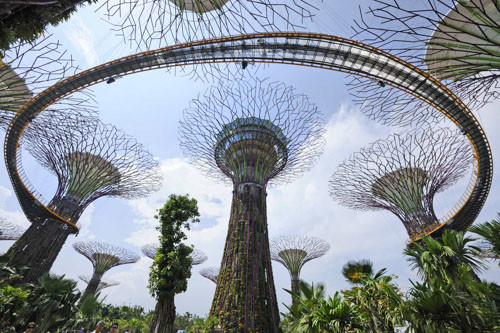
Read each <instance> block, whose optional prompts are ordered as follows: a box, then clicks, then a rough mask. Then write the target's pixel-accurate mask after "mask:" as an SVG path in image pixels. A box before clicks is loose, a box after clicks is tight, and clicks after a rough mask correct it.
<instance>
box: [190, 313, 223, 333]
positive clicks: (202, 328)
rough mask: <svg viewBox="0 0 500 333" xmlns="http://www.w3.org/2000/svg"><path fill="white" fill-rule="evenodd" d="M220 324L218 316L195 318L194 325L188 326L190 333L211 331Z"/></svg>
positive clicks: (209, 332)
mask: <svg viewBox="0 0 500 333" xmlns="http://www.w3.org/2000/svg"><path fill="white" fill-rule="evenodd" d="M218 325H219V320H218V319H217V317H210V316H209V317H207V318H200V317H197V318H195V319H194V320H193V323H192V326H191V327H189V328H188V330H187V332H188V333H211V332H214V331H215V328H216V327H217V326H218Z"/></svg>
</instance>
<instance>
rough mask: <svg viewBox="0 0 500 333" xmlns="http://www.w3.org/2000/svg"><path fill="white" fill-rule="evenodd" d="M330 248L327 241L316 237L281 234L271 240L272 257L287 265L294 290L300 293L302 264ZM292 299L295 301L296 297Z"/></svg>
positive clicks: (323, 253)
mask: <svg viewBox="0 0 500 333" xmlns="http://www.w3.org/2000/svg"><path fill="white" fill-rule="evenodd" d="M329 249H330V245H329V244H328V243H327V242H325V241H324V240H322V239H319V238H316V237H309V236H280V237H276V238H273V239H272V240H271V259H272V260H274V261H277V262H279V263H280V264H282V265H283V266H285V268H286V269H287V270H288V273H290V279H291V287H292V292H294V293H295V294H298V293H299V281H300V271H301V269H302V266H304V264H305V263H307V262H308V261H311V260H313V259H316V258H319V257H321V256H323V255H325V253H326V252H328V250H329ZM292 301H293V302H295V297H292Z"/></svg>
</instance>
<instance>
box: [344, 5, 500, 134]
mask: <svg viewBox="0 0 500 333" xmlns="http://www.w3.org/2000/svg"><path fill="white" fill-rule="evenodd" d="M366 16H367V17H365V16H364V15H361V19H360V20H358V21H357V22H356V27H355V30H356V35H355V38H357V39H361V40H363V41H364V42H367V43H369V44H370V45H373V46H376V47H380V48H382V49H384V50H386V51H388V52H390V53H392V54H394V55H396V56H399V57H401V58H402V59H405V60H406V61H408V62H410V63H412V64H414V65H415V66H418V67H421V68H422V69H424V70H427V71H428V72H429V73H430V74H432V75H434V76H435V77H436V78H438V79H439V80H442V81H443V82H444V83H445V84H447V85H449V86H450V87H451V89H452V90H453V91H454V92H455V93H456V94H457V95H458V97H459V98H461V99H462V100H464V101H465V102H466V104H467V105H468V106H469V107H471V108H473V109H477V108H480V107H482V106H483V105H484V104H485V103H486V102H488V101H490V100H492V99H495V98H498V97H499V96H500V92H499V91H498V88H500V85H499V80H498V79H499V77H500V37H499V33H498V32H499V31H500V4H499V3H498V1H496V0H459V1H457V0H426V1H420V2H419V3H418V4H414V3H413V2H408V1H404V0H374V2H373V7H370V8H369V10H368V11H367V13H366ZM351 88H352V93H353V94H354V95H355V96H357V97H358V99H359V101H360V102H361V103H362V106H363V111H364V112H365V113H367V114H368V115H369V116H370V117H371V118H375V119H378V120H381V121H382V122H385V123H389V124H397V123H402V124H407V123H412V122H418V121H419V120H422V117H421V116H417V117H415V116H413V115H412V112H414V111H415V110H417V109H419V112H422V111H421V110H420V108H422V107H424V108H427V110H426V111H423V112H425V113H426V114H427V118H428V119H430V120H436V119H435V114H434V113H433V112H432V111H431V110H430V109H429V108H428V106H427V105H425V104H423V103H415V102H413V103H411V102H412V101H411V100H410V99H409V98H408V96H407V95H404V94H400V93H396V92H393V91H390V90H388V89H386V88H384V87H380V86H377V85H376V84H374V82H372V81H370V80H366V79H360V78H355V79H353V81H352V82H351ZM394 104H395V105H394ZM395 108H403V109H404V110H405V111H404V113H403V114H404V117H403V116H402V114H397V115H396V114H393V113H391V112H389V111H392V110H394V109H395Z"/></svg>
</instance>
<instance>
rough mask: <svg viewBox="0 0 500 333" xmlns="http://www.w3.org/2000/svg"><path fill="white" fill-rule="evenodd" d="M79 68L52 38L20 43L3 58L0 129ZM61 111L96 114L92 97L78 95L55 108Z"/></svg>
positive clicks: (0, 87)
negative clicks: (45, 91)
mask: <svg viewBox="0 0 500 333" xmlns="http://www.w3.org/2000/svg"><path fill="white" fill-rule="evenodd" d="M78 70H79V68H78V67H77V66H76V65H75V62H74V61H73V59H72V57H71V56H70V55H68V54H67V52H66V51H65V50H64V49H63V47H62V46H61V44H59V42H58V41H55V40H54V38H53V37H52V36H50V35H49V36H47V37H43V38H39V39H37V40H35V41H33V42H31V43H26V42H23V43H18V44H16V45H14V46H13V47H11V48H10V49H9V50H7V51H6V52H5V54H4V56H3V57H2V58H1V59H0V128H1V129H3V130H5V129H6V128H7V126H8V125H9V122H10V121H11V120H12V118H13V116H14V114H15V113H16V112H17V110H18V109H19V108H21V106H23V105H24V104H25V103H26V102H27V101H29V100H30V99H31V98H32V97H33V95H36V94H38V93H39V92H41V91H43V90H44V89H46V88H47V87H49V86H51V85H52V84H54V83H56V82H58V81H60V80H62V79H64V78H66V77H68V76H71V75H74V74H75V73H76V72H77V71H78ZM53 108H56V109H57V110H58V111H59V112H65V111H68V110H71V111H72V112H79V113H81V114H82V115H85V114H92V113H95V112H96V109H95V104H94V103H93V100H92V96H91V94H78V95H75V96H72V97H71V98H70V99H67V100H65V101H64V102H63V103H58V105H55V106H53Z"/></svg>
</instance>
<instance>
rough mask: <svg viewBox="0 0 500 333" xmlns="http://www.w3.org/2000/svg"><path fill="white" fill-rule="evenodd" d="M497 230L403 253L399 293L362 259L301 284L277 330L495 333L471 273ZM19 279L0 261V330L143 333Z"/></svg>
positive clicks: (66, 285) (60, 281)
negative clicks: (334, 276) (330, 286)
mask: <svg viewBox="0 0 500 333" xmlns="http://www.w3.org/2000/svg"><path fill="white" fill-rule="evenodd" d="M184 198H185V199H186V200H191V199H189V198H187V197H184ZM184 203H185V204H186V203H188V201H186V202H184ZM178 204H179V202H176V203H175V205H174V206H175V207H178V206H179V205H178ZM191 204H192V202H191ZM181 206H182V205H181ZM188 206H190V205H188ZM172 207H173V206H172ZM190 207H191V208H193V207H194V206H192V205H191V206H190ZM191 208H190V209H191ZM165 212H166V211H164V212H163V213H165ZM191 212H194V210H191ZM163 213H160V214H163ZM194 215H196V214H194ZM170 216H172V215H170ZM195 218H196V217H195ZM499 226H500V223H499V222H498V221H491V222H488V223H484V224H482V225H476V226H474V227H473V228H471V230H470V231H471V232H473V233H475V234H476V235H478V236H479V241H474V238H472V237H468V236H466V235H464V233H458V232H452V231H446V232H444V233H443V235H442V237H441V238H440V239H433V238H431V237H427V238H424V239H423V240H422V241H421V242H420V243H416V244H413V245H412V246H410V247H409V248H407V249H405V250H404V254H405V256H406V258H407V260H408V262H409V263H410V265H411V267H412V268H413V269H415V270H416V271H417V272H418V275H419V281H411V285H412V287H411V288H410V289H409V290H407V291H404V292H403V291H402V290H401V289H400V288H399V287H398V285H397V284H396V277H395V276H394V275H391V274H388V272H387V271H386V269H379V270H377V271H375V270H374V269H373V265H372V263H371V262H370V261H369V260H361V261H350V262H348V263H347V264H346V265H345V266H344V269H343V271H342V272H343V274H344V276H345V278H346V279H347V281H348V282H349V283H350V285H351V288H350V289H347V290H342V291H340V292H336V293H335V294H333V295H331V296H326V295H325V290H324V286H323V285H322V284H321V283H318V284H308V283H306V282H303V281H301V283H300V291H299V293H297V294H295V295H294V296H295V297H296V299H297V300H298V302H297V304H296V305H295V306H290V307H289V308H288V311H287V312H286V313H283V314H282V316H283V317H282V318H283V320H282V323H281V326H282V328H283V330H284V332H313V333H322V332H394V331H395V330H396V329H398V328H402V329H404V330H405V331H407V332H418V333H420V332H498V331H499V330H500V315H499V313H500V311H499V306H500V287H499V286H498V285H496V284H494V283H488V282H485V281H480V279H479V278H478V274H480V273H481V272H482V270H483V269H484V268H485V260H486V258H494V259H495V260H498V258H500V248H499V246H498V244H499V241H498V239H499V235H500V227H499ZM186 252H189V251H186ZM158 264H161V262H158V263H157V265H158ZM157 267H158V266H157ZM182 272H184V270H183V271H182ZM22 273H23V268H15V267H10V266H9V265H8V264H7V263H6V262H0V324H1V326H0V327H1V328H0V330H1V332H8V331H9V328H10V327H14V328H15V329H16V331H17V332H20V331H22V330H23V329H24V327H25V326H26V324H27V323H28V322H30V321H34V322H36V324H37V328H38V330H37V332H47V331H50V332H55V331H58V330H61V329H70V330H77V331H79V330H80V329H81V328H85V329H88V330H89V329H93V328H94V327H95V324H96V323H97V321H99V320H104V321H106V323H107V327H106V329H109V326H110V325H111V324H112V323H113V322H117V323H118V324H119V327H120V332H124V331H125V330H128V331H130V332H134V333H135V332H148V331H149V328H148V327H149V325H150V322H151V319H152V317H153V311H150V312H145V311H144V309H143V308H142V307H140V306H126V305H123V306H114V305H109V304H102V302H100V301H98V300H97V297H98V295H97V297H89V298H87V299H85V300H84V301H83V302H81V304H79V303H78V301H79V298H80V296H81V294H80V292H79V291H78V290H77V289H76V282H75V281H72V280H69V279H65V278H64V276H56V275H49V274H45V275H44V276H43V277H42V278H41V279H40V280H39V282H38V284H36V285H34V284H26V283H22V282H21V281H22V280H21V278H20V277H21V276H22ZM183 274H184V273H183ZM181 289H182V288H181ZM179 290H180V289H179ZM290 293H291V291H290ZM216 325H217V320H216V319H215V318H208V319H207V318H200V317H198V316H196V315H192V314H190V313H186V314H184V315H177V316H176V318H175V323H174V326H173V329H174V332H175V331H176V330H178V329H185V330H187V331H188V332H210V331H211V328H212V327H214V326H216Z"/></svg>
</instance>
